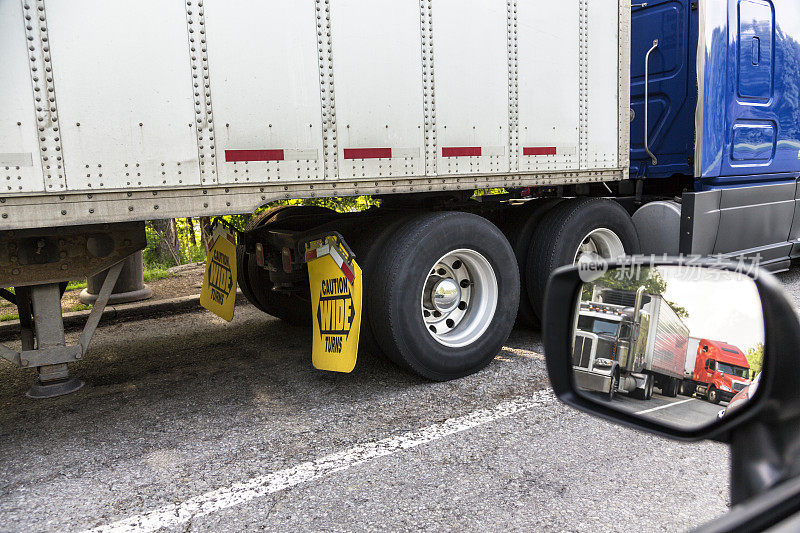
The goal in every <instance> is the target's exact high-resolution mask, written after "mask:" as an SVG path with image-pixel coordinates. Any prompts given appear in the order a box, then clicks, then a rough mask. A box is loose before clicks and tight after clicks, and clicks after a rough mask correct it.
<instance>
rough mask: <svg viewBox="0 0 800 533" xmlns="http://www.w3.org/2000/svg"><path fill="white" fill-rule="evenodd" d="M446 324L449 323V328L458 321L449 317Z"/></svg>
mask: <svg viewBox="0 0 800 533" xmlns="http://www.w3.org/2000/svg"><path fill="white" fill-rule="evenodd" d="M445 324H447V327H448V328H452V327H453V326H455V325H456V323H455V322H453V319H452V318H448V319H447V321H446V322H445Z"/></svg>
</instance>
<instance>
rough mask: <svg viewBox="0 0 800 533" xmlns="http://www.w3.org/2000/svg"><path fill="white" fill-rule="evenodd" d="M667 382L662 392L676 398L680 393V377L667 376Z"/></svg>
mask: <svg viewBox="0 0 800 533" xmlns="http://www.w3.org/2000/svg"><path fill="white" fill-rule="evenodd" d="M665 379H666V382H665V384H664V387H663V388H662V389H661V392H662V393H663V394H664V396H668V397H670V398H674V397H676V396H677V395H678V379H676V378H665Z"/></svg>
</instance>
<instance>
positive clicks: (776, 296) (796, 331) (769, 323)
mask: <svg viewBox="0 0 800 533" xmlns="http://www.w3.org/2000/svg"><path fill="white" fill-rule="evenodd" d="M642 259H644V258H642V257H639V258H636V257H632V258H627V259H622V260H619V261H616V262H610V263H608V264H602V265H599V266H600V268H599V269H598V268H597V267H598V265H589V266H588V269H589V271H601V272H605V271H607V270H612V269H614V268H623V269H624V268H628V269H631V268H632V267H635V266H636V265H642V263H643V261H642ZM647 265H648V266H654V267H658V266H675V267H686V268H694V267H699V268H707V269H708V268H713V269H716V270H723V271H730V272H737V273H740V274H743V275H745V276H747V277H748V278H750V279H752V280H753V283H754V284H755V286H756V289H757V291H758V296H759V297H760V299H761V305H762V311H763V314H764V340H765V342H764V344H765V354H764V355H765V356H764V368H763V377H762V379H761V383H760V385H759V387H758V390H757V391H756V392H755V394H754V395H753V397H752V398H751V399H750V401H749V402H748V404H747V405H745V406H743V407H742V408H740V409H737V410H736V411H734V412H732V413H731V414H730V416H725V417H723V418H719V419H717V420H714V421H712V422H710V423H709V424H707V425H705V426H703V427H698V428H679V427H675V426H673V425H668V424H666V423H662V422H660V421H657V420H652V419H647V418H643V417H637V416H635V415H634V414H633V413H629V412H624V411H620V410H617V409H613V408H611V407H609V406H608V405H606V404H603V403H598V402H595V401H592V400H591V399H588V398H587V397H586V395H585V394H581V393H579V391H578V389H577V386H576V384H575V380H574V377H573V366H572V338H573V328H574V325H575V320H576V318H575V309H576V305H578V302H579V299H580V293H581V290H582V288H583V285H584V281H585V280H584V279H582V277H581V270H583V271H584V272H585V271H586V269H587V265H579V266H566V267H562V268H559V269H557V270H556V271H554V272H553V274H552V275H551V277H550V281H549V283H548V287H547V291H546V293H545V307H544V320H543V340H544V347H545V356H546V361H547V369H548V373H549V377H550V381H551V383H552V385H553V390H554V392H555V394H556V395H557V396H558V397H559V399H561V400H562V401H563V402H565V403H566V404H568V405H570V406H572V407H575V408H577V409H580V410H582V411H586V412H588V413H591V414H594V415H596V416H599V417H602V418H605V419H607V420H611V421H614V422H617V423H621V424H623V425H626V426H629V427H633V428H637V429H641V430H645V431H648V432H650V433H654V434H657V435H661V436H666V437H671V438H674V439H679V440H699V439H704V438H713V439H715V440H718V441H723V442H727V441H728V440H729V438H730V431H731V430H732V429H734V428H735V427H737V426H739V425H740V424H742V423H743V422H745V421H746V420H749V419H751V418H753V417H754V416H756V415H757V414H758V413H759V412H761V411H763V409H764V407H765V406H766V405H767V404H768V403H769V402H768V399H770V398H775V396H774V395H773V385H774V383H775V381H776V379H777V377H776V376H778V375H779V374H780V372H781V370H780V368H779V366H780V365H781V360H783V361H784V362H786V359H787V358H791V357H792V355H794V354H795V353H797V349H798V347H800V344H794V345H787V342H786V341H787V338H798V337H800V323H798V319H797V316H796V315H795V313H794V310H793V308H792V306H791V305H790V304H789V302H788V301H787V300H786V298H785V297H784V295H783V293H782V292H783V291H782V288H781V286H780V283H779V282H778V281H777V280H776V279H775V278H774V277H773V276H772V275H771V274H769V273H767V272H766V271H764V270H761V269H758V268H755V267H752V266H749V265H744V268H743V263H741V262H739V263H736V262H732V261H725V260H722V261H720V260H716V259H713V260H696V259H695V258H692V260H691V261H690V262H689V261H687V260H686V259H683V258H672V259H670V258H663V259H657V260H654V261H651V260H650V258H647ZM789 349H791V351H789ZM795 359H796V357H795ZM790 366H792V365H790ZM794 366H796V361H795V362H794ZM713 372H714V373H716V372H717V369H716V368H715V369H714V371H713ZM793 380H794V381H795V384H796V377H795V378H794V379H793ZM791 389H792V391H791V392H789V391H787V390H782V391H780V393H779V395H778V396H784V395H786V394H788V395H790V397H791V398H793V399H794V401H795V402H797V403H798V406H800V398H798V396H800V394H799V393H798V392H797V391H796V389H797V387H796V385H795V386H794V387H791Z"/></svg>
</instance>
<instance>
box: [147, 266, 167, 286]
mask: <svg viewBox="0 0 800 533" xmlns="http://www.w3.org/2000/svg"><path fill="white" fill-rule="evenodd" d="M171 276H172V274H170V273H169V270H168V269H167V268H166V267H162V266H155V267H152V268H145V269H144V281H145V283H150V282H151V281H158V280H160V279H165V278H169V277H171Z"/></svg>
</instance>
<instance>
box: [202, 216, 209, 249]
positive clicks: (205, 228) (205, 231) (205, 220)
mask: <svg viewBox="0 0 800 533" xmlns="http://www.w3.org/2000/svg"><path fill="white" fill-rule="evenodd" d="M200 236H201V238H202V239H203V246H205V247H206V252H208V247H209V245H210V244H211V218H210V217H200Z"/></svg>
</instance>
